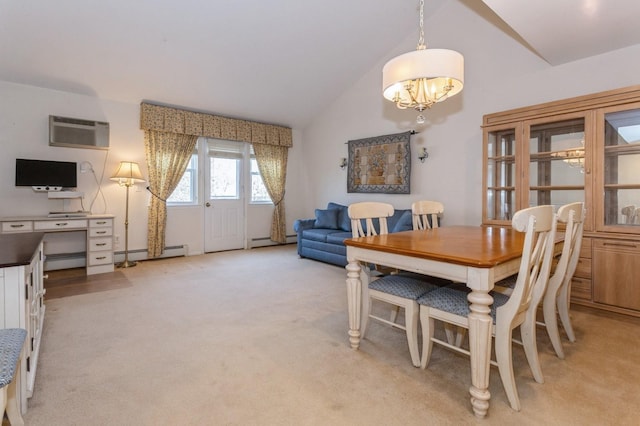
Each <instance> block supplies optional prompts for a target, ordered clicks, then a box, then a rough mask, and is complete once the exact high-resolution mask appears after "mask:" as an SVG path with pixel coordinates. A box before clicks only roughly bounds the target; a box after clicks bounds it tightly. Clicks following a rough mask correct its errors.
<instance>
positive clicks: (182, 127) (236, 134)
mask: <svg viewBox="0 0 640 426" xmlns="http://www.w3.org/2000/svg"><path fill="white" fill-rule="evenodd" d="M140 128H141V129H143V130H155V131H160V132H171V133H180V134H185V135H197V136H205V137H209V138H216V139H226V140H231V141H241V142H249V143H257V144H267V145H280V146H287V147H291V146H293V141H292V137H291V129H290V128H289V127H283V126H276V125H273V124H264V123H258V122H255V121H247V120H239V119H236V118H228V117H222V116H219V115H213V114H207V113H202V112H193V111H187V110H183V109H178V108H170V107H165V106H160V105H153V104H148V103H145V102H142V103H141V104H140Z"/></svg>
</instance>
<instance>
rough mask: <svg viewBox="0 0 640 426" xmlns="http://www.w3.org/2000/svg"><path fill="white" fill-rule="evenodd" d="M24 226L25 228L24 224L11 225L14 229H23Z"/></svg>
mask: <svg viewBox="0 0 640 426" xmlns="http://www.w3.org/2000/svg"><path fill="white" fill-rule="evenodd" d="M23 226H24V224H23V223H21V224H19V225H16V224H13V225H11V227H12V228H22V227H23Z"/></svg>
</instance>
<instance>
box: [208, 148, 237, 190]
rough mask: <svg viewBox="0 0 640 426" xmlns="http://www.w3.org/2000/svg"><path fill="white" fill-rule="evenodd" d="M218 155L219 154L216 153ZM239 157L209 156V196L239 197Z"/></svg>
mask: <svg viewBox="0 0 640 426" xmlns="http://www.w3.org/2000/svg"><path fill="white" fill-rule="evenodd" d="M218 155H220V154H218ZM240 160H241V159H240V158H229V157H210V158H209V170H210V171H211V185H210V187H211V193H210V194H209V198H211V199H212V200H214V199H221V200H237V199H238V198H240V185H239V183H240V179H239V177H240Z"/></svg>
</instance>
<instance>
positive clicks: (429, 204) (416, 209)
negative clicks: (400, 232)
mask: <svg viewBox="0 0 640 426" xmlns="http://www.w3.org/2000/svg"><path fill="white" fill-rule="evenodd" d="M443 212H444V205H443V204H442V203H440V202H438V201H429V200H423V201H416V202H414V203H413V204H411V215H412V217H413V229H431V228H437V227H438V226H440V224H439V217H440V215H441V214H442V213H443Z"/></svg>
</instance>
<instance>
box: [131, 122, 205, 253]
mask: <svg viewBox="0 0 640 426" xmlns="http://www.w3.org/2000/svg"><path fill="white" fill-rule="evenodd" d="M197 140H198V136H196V135H184V134H179V133H169V132H158V131H153V130H145V132H144V145H145V150H146V154H147V169H148V171H149V186H150V189H151V193H152V194H153V196H152V197H151V203H150V204H149V221H148V225H147V226H148V233H147V249H148V256H149V258H153V257H158V256H160V255H161V254H162V252H163V251H164V246H165V243H164V241H165V228H166V224H167V202H166V199H167V198H168V197H169V196H170V195H171V193H172V192H173V190H174V189H175V188H176V186H177V185H178V183H179V182H180V179H181V178H182V175H183V174H184V171H185V170H186V168H187V165H188V164H189V160H190V159H191V155H192V154H193V150H194V148H195V146H196V141H197Z"/></svg>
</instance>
